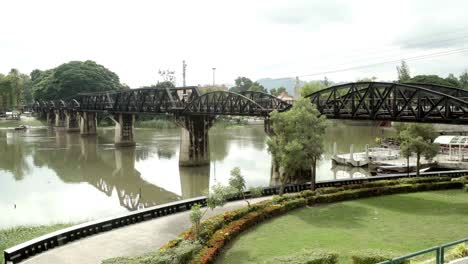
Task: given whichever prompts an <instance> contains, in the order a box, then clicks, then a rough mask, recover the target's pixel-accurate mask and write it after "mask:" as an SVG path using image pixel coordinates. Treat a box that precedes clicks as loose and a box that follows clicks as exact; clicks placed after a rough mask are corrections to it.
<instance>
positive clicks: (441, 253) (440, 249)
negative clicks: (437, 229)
mask: <svg viewBox="0 0 468 264" xmlns="http://www.w3.org/2000/svg"><path fill="white" fill-rule="evenodd" d="M465 242H468V237H467V238H464V239H461V240H457V241H453V242H450V243H447V244H443V245H441V246H436V247H431V248H427V249H424V250H421V251H418V252H414V253H411V254H408V255H404V256H401V257H396V258H393V259H391V260H387V261H383V262H380V263H378V264H397V263H413V262H412V260H414V259H415V258H416V257H418V256H421V255H425V254H428V253H431V252H432V253H434V255H435V263H436V264H444V263H445V259H446V256H447V255H448V254H447V248H449V247H452V246H456V245H459V244H462V243H465ZM416 263H418V261H416ZM424 263H428V262H424Z"/></svg>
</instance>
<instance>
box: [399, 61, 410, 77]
mask: <svg viewBox="0 0 468 264" xmlns="http://www.w3.org/2000/svg"><path fill="white" fill-rule="evenodd" d="M397 72H398V82H407V81H409V80H410V78H411V75H410V69H409V67H408V64H406V62H405V61H401V66H397Z"/></svg>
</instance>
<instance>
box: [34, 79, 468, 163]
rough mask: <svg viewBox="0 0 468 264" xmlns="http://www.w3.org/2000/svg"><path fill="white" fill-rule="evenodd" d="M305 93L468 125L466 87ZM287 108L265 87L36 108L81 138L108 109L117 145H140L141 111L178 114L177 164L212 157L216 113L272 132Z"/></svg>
mask: <svg viewBox="0 0 468 264" xmlns="http://www.w3.org/2000/svg"><path fill="white" fill-rule="evenodd" d="M307 98H310V101H311V103H312V104H314V105H316V107H317V109H318V110H319V112H320V113H321V114H322V115H325V116H327V117H328V118H331V119H354V120H382V121H402V122H429V123H445V124H468V102H467V101H466V99H467V98H468V91H464V90H461V89H457V88H452V87H446V86H439V85H433V84H421V83H408V84H398V83H384V82H359V83H348V84H342V85H337V86H332V87H329V88H327V89H324V90H321V91H318V92H315V93H312V94H310V95H308V96H307ZM290 107H291V104H289V103H287V102H285V101H283V100H281V99H278V98H276V97H274V96H272V95H269V94H266V93H261V92H253V91H246V92H242V93H232V92H225V91H216V92H209V93H206V94H200V92H199V91H198V88H197V87H177V88H156V89H154V88H142V89H130V90H122V91H112V92H98V93H82V94H78V95H77V96H74V97H72V98H67V99H58V100H54V101H42V102H37V103H36V104H35V107H34V109H35V111H36V112H39V113H41V114H42V115H43V116H44V117H46V118H47V120H48V123H49V124H50V125H55V126H57V127H65V128H66V130H67V131H69V132H73V131H80V133H81V135H83V136H87V135H94V134H96V127H97V119H96V117H97V113H103V114H104V115H106V116H107V117H109V118H110V119H112V120H113V121H114V122H115V145H116V146H118V147H120V146H134V145H135V141H134V129H133V127H134V122H135V116H136V115H160V114H165V115H167V114H169V115H173V116H174V120H175V122H176V123H177V124H178V125H179V126H180V127H182V134H181V137H182V139H181V145H180V148H181V149H180V157H179V165H180V166H199V165H206V164H208V163H209V160H210V157H209V144H208V130H209V128H210V127H211V126H212V125H213V122H214V121H215V120H216V118H217V117H218V116H220V115H235V116H255V117H261V118H264V119H265V131H266V132H267V133H271V128H270V125H269V123H270V122H269V119H268V116H269V114H270V113H271V112H272V111H274V110H277V111H287V110H288V109H289V108H290Z"/></svg>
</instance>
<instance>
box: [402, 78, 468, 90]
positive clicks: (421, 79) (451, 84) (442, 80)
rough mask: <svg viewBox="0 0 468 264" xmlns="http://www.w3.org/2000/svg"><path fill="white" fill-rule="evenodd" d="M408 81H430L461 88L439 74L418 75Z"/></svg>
mask: <svg viewBox="0 0 468 264" xmlns="http://www.w3.org/2000/svg"><path fill="white" fill-rule="evenodd" d="M408 82H417V83H430V84H437V85H443V86H451V87H456V88H460V87H459V86H455V85H454V83H453V82H451V81H447V79H444V78H441V77H439V76H437V75H416V76H414V77H413V78H411V79H409V80H408Z"/></svg>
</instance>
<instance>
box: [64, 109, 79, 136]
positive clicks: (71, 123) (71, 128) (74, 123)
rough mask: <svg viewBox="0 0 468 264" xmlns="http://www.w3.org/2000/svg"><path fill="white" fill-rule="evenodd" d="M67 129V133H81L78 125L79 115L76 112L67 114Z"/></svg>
mask: <svg viewBox="0 0 468 264" xmlns="http://www.w3.org/2000/svg"><path fill="white" fill-rule="evenodd" d="M65 117H66V118H65V124H66V125H65V127H66V128H67V132H69V133H72V132H79V131H80V127H79V125H78V115H77V113H76V112H75V111H67V112H66V113H65Z"/></svg>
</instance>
